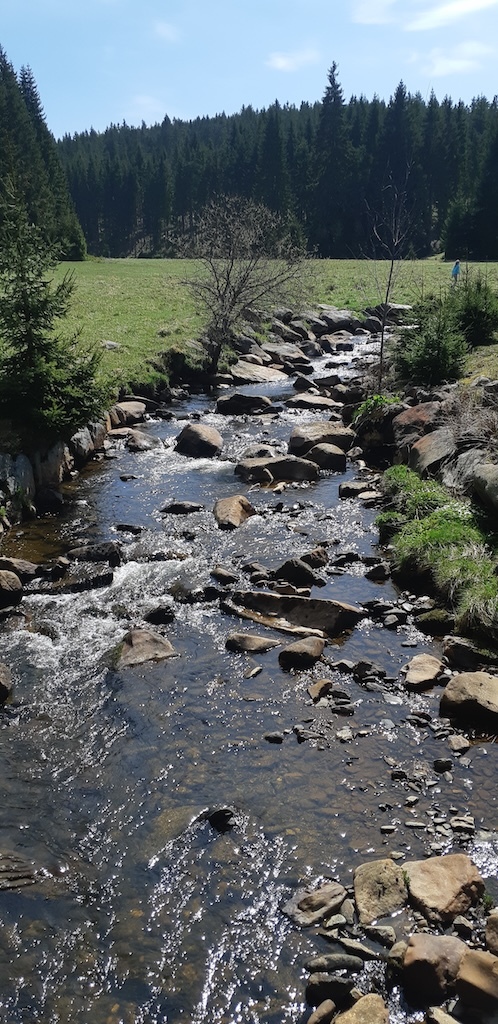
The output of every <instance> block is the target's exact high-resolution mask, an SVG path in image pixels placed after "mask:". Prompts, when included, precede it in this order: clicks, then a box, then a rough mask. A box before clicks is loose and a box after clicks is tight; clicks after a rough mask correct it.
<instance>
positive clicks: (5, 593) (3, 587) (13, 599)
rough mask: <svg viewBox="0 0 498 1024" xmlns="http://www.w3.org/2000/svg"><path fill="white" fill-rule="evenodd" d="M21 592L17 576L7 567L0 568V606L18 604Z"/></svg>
mask: <svg viewBox="0 0 498 1024" xmlns="http://www.w3.org/2000/svg"><path fill="white" fill-rule="evenodd" d="M22 594H23V586H22V583H21V581H20V579H19V576H17V575H16V573H15V572H9V570H8V569H0V608H10V607H11V606H12V605H16V604H19V602H20V600H21V598H22Z"/></svg>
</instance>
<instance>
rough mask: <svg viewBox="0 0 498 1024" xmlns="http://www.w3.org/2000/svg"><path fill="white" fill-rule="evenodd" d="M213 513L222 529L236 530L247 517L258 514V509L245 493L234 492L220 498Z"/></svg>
mask: <svg viewBox="0 0 498 1024" xmlns="http://www.w3.org/2000/svg"><path fill="white" fill-rule="evenodd" d="M213 513H214V517H215V519H216V522H217V523H218V526H219V527H220V529H221V530H236V529H237V528H238V527H239V526H242V524H243V523H245V521H246V519H249V518H250V517H251V516H255V515H256V509H255V508H254V507H253V505H251V502H250V501H248V499H247V498H246V497H245V495H244V494H234V495H232V497H230V498H220V499H219V500H218V501H217V502H216V504H215V506H214V509H213Z"/></svg>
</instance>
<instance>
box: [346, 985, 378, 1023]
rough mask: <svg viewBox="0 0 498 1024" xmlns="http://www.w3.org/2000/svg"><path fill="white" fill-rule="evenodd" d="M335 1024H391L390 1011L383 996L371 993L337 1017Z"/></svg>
mask: <svg viewBox="0 0 498 1024" xmlns="http://www.w3.org/2000/svg"><path fill="white" fill-rule="evenodd" d="M334 1024H389V1010H388V1008H387V1006H386V1004H385V1002H384V1000H383V998H382V996H378V995H376V994H375V992H370V993H369V994H368V995H366V996H362V997H361V999H358V1002H357V1003H355V1005H354V1006H352V1007H351V1009H350V1010H345V1011H344V1013H340V1014H339V1015H338V1016H337V1017H335V1018H334Z"/></svg>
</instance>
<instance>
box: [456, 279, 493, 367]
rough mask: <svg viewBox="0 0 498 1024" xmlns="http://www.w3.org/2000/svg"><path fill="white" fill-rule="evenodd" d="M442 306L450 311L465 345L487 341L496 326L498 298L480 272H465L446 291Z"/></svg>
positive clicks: (475, 344) (474, 345)
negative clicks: (454, 286)
mask: <svg viewBox="0 0 498 1024" xmlns="http://www.w3.org/2000/svg"><path fill="white" fill-rule="evenodd" d="M445 307H446V308H448V309H449V310H450V311H451V308H452V307H453V310H454V316H455V320H456V323H457V324H458V327H459V329H460V330H461V331H462V333H463V335H464V337H465V340H466V342H467V345H468V346H469V348H476V347H477V346H478V345H490V344H491V343H492V342H493V340H494V337H493V335H494V332H495V331H497V330H498V298H497V296H496V293H495V292H493V290H492V288H491V286H490V284H489V281H488V280H487V278H486V277H484V276H483V274H481V273H480V272H478V273H477V274H475V275H472V274H470V273H467V274H465V276H464V280H463V282H462V284H460V285H458V286H457V287H456V288H455V290H454V294H453V293H452V294H450V295H449V296H448V298H447V300H446V303H445Z"/></svg>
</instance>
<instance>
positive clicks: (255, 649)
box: [225, 633, 280, 654]
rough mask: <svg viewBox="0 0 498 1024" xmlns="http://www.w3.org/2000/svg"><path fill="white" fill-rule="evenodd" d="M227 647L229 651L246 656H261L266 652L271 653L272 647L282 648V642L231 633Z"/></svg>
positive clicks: (269, 638) (247, 634) (249, 634)
mask: <svg viewBox="0 0 498 1024" xmlns="http://www.w3.org/2000/svg"><path fill="white" fill-rule="evenodd" d="M225 647H226V649H227V651H235V652H237V653H239V654H240V653H241V652H243V653H244V654H261V653H264V651H271V649H272V647H280V640H273V639H272V638H271V637H267V636H254V635H253V634H251V633H231V634H230V636H228V637H227V640H226V643H225Z"/></svg>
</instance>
